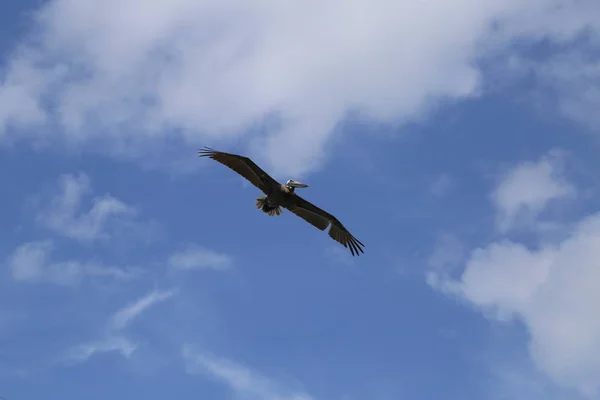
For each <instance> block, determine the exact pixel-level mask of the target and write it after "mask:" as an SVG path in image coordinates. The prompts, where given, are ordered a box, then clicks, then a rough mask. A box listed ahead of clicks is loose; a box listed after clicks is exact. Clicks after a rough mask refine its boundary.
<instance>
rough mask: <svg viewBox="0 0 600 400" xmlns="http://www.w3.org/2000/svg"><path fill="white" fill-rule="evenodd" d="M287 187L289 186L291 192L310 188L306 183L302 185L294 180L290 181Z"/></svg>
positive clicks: (286, 184)
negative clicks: (296, 189)
mask: <svg viewBox="0 0 600 400" xmlns="http://www.w3.org/2000/svg"><path fill="white" fill-rule="evenodd" d="M285 186H287V188H288V189H290V190H292V191H293V190H294V189H295V188H306V187H308V185H307V184H306V183H301V182H298V181H295V180H293V179H289V180H288V181H287V182H286V183H285Z"/></svg>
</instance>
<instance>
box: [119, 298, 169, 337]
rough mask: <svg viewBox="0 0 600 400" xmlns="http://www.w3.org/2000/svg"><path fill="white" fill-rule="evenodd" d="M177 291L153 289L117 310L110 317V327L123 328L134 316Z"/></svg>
mask: <svg viewBox="0 0 600 400" xmlns="http://www.w3.org/2000/svg"><path fill="white" fill-rule="evenodd" d="M176 293H177V291H176V290H169V291H153V292H150V293H148V294H147V295H146V296H144V297H142V298H140V299H138V300H137V301H135V302H134V303H132V304H130V305H128V306H127V307H124V308H122V309H121V310H119V311H117V312H116V313H115V314H114V315H113V317H112V318H111V327H112V329H114V330H121V329H123V328H125V327H126V326H127V325H129V323H130V322H131V321H132V320H134V319H135V318H137V317H139V316H140V315H141V314H142V313H143V312H144V311H145V310H147V309H148V308H150V307H152V306H153V305H156V304H158V303H162V302H164V301H166V300H168V299H170V298H171V297H173V296H174V295H175V294H176Z"/></svg>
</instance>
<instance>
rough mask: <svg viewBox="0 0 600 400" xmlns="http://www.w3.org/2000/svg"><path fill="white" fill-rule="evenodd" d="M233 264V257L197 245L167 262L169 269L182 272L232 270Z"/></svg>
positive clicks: (188, 247) (187, 248)
mask: <svg viewBox="0 0 600 400" xmlns="http://www.w3.org/2000/svg"><path fill="white" fill-rule="evenodd" d="M232 263H233V260H232V258H231V256H229V255H227V254H222V253H218V252H216V251H213V250H209V249H205V248H203V247H200V246H198V245H195V244H192V245H189V246H187V247H186V248H185V249H183V250H181V251H177V252H175V253H173V254H172V255H171V256H170V257H169V259H168V261H167V264H168V265H169V267H171V268H175V269H182V270H192V269H214V270H225V269H228V268H230V267H231V265H232Z"/></svg>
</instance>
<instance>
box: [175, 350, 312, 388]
mask: <svg viewBox="0 0 600 400" xmlns="http://www.w3.org/2000/svg"><path fill="white" fill-rule="evenodd" d="M182 355H183V359H184V363H185V369H186V372H187V373H188V374H190V375H206V376H209V377H211V378H214V379H217V380H219V381H221V382H223V383H224V384H226V385H227V386H228V387H229V388H230V389H231V390H232V391H233V392H234V393H236V394H237V395H238V396H239V398H243V399H257V400H258V399H260V400H311V399H313V397H311V396H309V395H308V394H305V393H301V392H297V391H292V390H290V389H287V388H283V387H281V385H279V384H277V382H274V381H272V380H271V379H269V378H267V377H265V376H262V375H261V374H259V373H257V372H256V371H253V370H252V369H250V368H248V367H246V366H243V365H240V364H238V363H235V362H232V361H230V360H226V359H223V358H218V357H214V356H212V355H207V354H203V353H199V352H197V351H194V350H193V349H192V348H191V347H190V346H189V345H185V346H183V350H182Z"/></svg>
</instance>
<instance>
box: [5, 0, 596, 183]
mask: <svg viewBox="0 0 600 400" xmlns="http://www.w3.org/2000/svg"><path fill="white" fill-rule="evenodd" d="M597 4H598V3H597V2H596V1H595V0H583V1H578V2H574V1H568V0H543V1H542V0H509V1H506V0H490V1H486V2H481V1H477V0H452V1H435V2H427V3H418V2H417V3H415V2H395V1H390V0H376V1H366V0H352V1H350V2H349V1H347V0H328V1H308V2H306V1H305V2H298V3H290V2H284V3H282V2H280V1H277V0H261V1H252V2H243V1H240V0H225V1H220V2H213V1H209V0H199V1H196V0H177V1H171V0H157V1H154V2H153V3H152V6H150V7H149V6H148V5H147V3H146V2H144V1H142V0H126V1H116V0H108V1H99V0H96V1H86V2H80V1H74V0H52V1H50V2H48V3H45V4H44V6H42V8H41V9H40V12H39V14H38V16H37V19H36V22H37V24H38V26H36V27H35V28H36V29H35V32H36V33H35V34H34V36H33V37H31V38H29V39H28V40H24V41H23V42H22V43H21V45H20V46H18V47H17V48H16V49H15V52H14V54H13V55H12V58H10V59H8V60H7V61H6V63H5V71H4V79H3V81H2V84H1V86H0V105H2V104H4V107H0V109H2V110H3V111H2V114H0V131H4V134H5V136H10V137H11V138H14V137H16V135H27V134H31V133H25V131H23V130H19V129H16V130H11V131H10V132H13V134H11V133H10V132H9V131H8V130H7V128H8V127H9V125H10V126H13V127H16V128H20V127H27V128H30V127H31V125H32V124H34V125H35V124H38V126H40V127H43V128H44V129H42V130H43V132H44V135H45V136H43V138H45V140H46V141H47V142H49V143H55V142H56V141H54V140H53V138H54V137H56V136H58V137H59V139H61V140H60V141H61V142H65V141H66V143H67V144H68V145H69V146H80V145H83V146H89V147H88V148H90V147H91V148H93V149H94V151H96V149H100V151H110V152H113V153H117V154H119V155H120V156H124V157H137V158H138V159H142V158H143V159H144V160H147V159H148V158H149V157H148V155H149V154H150V150H152V149H154V150H156V151H155V152H154V154H157V155H159V154H160V155H162V154H164V153H166V151H165V146H164V144H165V139H167V138H169V139H170V138H171V137H172V136H173V135H175V134H174V133H172V132H171V131H170V130H169V129H168V128H181V137H182V138H183V139H184V140H186V141H187V142H188V144H193V145H195V144H201V143H202V144H204V143H205V142H210V143H209V144H211V145H213V146H217V144H218V142H220V141H222V140H225V139H232V138H234V137H237V136H241V135H244V134H245V133H246V132H247V128H250V127H256V126H260V124H262V123H263V122H265V119H266V122H267V123H266V126H268V127H269V129H270V131H269V132H267V133H266V136H262V137H260V138H254V139H256V140H254V141H252V145H251V146H250V148H251V149H255V151H254V156H264V157H265V159H266V160H268V161H270V163H271V164H272V165H271V166H272V167H274V171H275V173H276V174H284V173H285V174H293V175H296V176H298V175H300V174H302V172H304V171H306V170H309V169H311V168H314V167H315V166H316V165H318V163H319V161H320V160H321V159H322V155H323V150H324V148H325V146H326V144H327V143H328V142H329V139H330V137H331V135H332V133H333V128H334V127H335V125H336V123H337V122H339V121H340V119H342V118H343V117H344V116H345V115H346V113H347V112H349V111H355V110H358V111H360V112H361V113H362V114H363V115H365V116H367V117H368V118H372V119H375V120H378V121H383V122H392V123H394V122H398V121H400V122H402V121H404V120H406V119H412V118H420V117H421V116H422V113H423V112H424V111H427V109H428V108H429V107H430V106H431V105H432V104H435V103H436V101H437V100H441V99H458V98H462V97H464V96H470V95H476V94H477V93H478V87H479V86H478V85H479V82H480V71H479V70H478V69H477V68H476V67H475V66H474V62H473V61H474V60H475V57H476V56H477V55H478V54H486V52H487V51H488V49H489V48H490V46H491V48H493V49H494V50H496V49H497V48H498V47H501V48H502V47H504V46H506V45H508V44H510V43H511V42H512V40H513V39H514V38H515V37H517V36H526V37H528V38H533V39H538V38H543V37H547V38H549V39H550V40H554V41H560V42H564V41H566V40H569V39H572V38H573V37H575V35H576V34H577V33H579V32H581V30H582V29H583V28H591V29H590V35H597V33H598V27H599V26H600V24H599V22H600V17H598V16H599V15H600V12H597V11H598V8H599V7H598V5H597ZM467 10H468V12H467ZM525 17H527V18H525ZM594 37H596V36H594ZM448 77H451V79H449V78H448ZM15 98H17V99H19V101H15ZM45 104H52V111H50V110H49V109H48V108H46V107H45V106H44V105H45ZM269 118H280V120H279V121H278V122H277V123H271V121H272V120H270V119H269ZM54 124H56V126H57V127H58V128H59V129H56V130H55V133H54V134H52V135H48V133H47V132H48V129H47V128H48V127H50V126H53V125H54ZM3 128H4V129H3ZM133 128H135V129H133ZM27 132H32V130H31V129H29V130H28V131H27ZM58 132H60V133H58ZM167 135H168V136H167ZM37 139H38V140H40V139H42V136H38V137H37ZM147 139H152V140H147ZM257 144H263V145H264V150H263V149H261V150H258V148H257ZM159 150H160V151H159ZM284 150H285V151H284ZM164 157H165V156H162V158H160V160H159V161H157V163H162V162H164V161H165V160H164ZM157 160H158V157H157ZM169 161H172V160H169ZM267 167H269V166H267Z"/></svg>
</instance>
